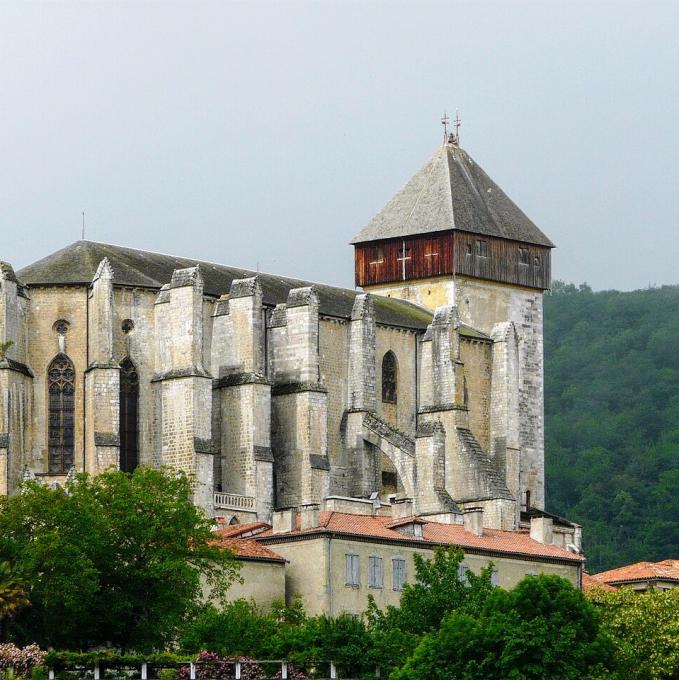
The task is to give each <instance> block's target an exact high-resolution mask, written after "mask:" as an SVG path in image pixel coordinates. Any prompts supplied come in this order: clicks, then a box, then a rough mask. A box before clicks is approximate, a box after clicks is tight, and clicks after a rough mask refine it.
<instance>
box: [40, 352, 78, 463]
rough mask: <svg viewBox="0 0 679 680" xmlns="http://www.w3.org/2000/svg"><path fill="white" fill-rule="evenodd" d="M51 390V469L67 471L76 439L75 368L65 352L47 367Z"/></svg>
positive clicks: (49, 430)
mask: <svg viewBox="0 0 679 680" xmlns="http://www.w3.org/2000/svg"><path fill="white" fill-rule="evenodd" d="M47 393H48V395H49V404H48V412H49V420H48V426H47V427H48V430H47V445H48V449H49V458H48V469H49V471H50V472H51V473H52V474H63V473H65V472H68V470H69V468H70V467H71V466H72V465H73V461H74V454H73V451H74V442H75V435H74V431H73V430H74V425H75V422H74V410H75V368H74V367H73V362H72V361H71V360H70V359H69V358H68V357H67V356H66V355H65V354H57V356H56V357H54V359H53V360H52V363H51V364H50V365H49V368H48V369H47Z"/></svg>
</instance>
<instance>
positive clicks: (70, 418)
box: [0, 137, 553, 529]
mask: <svg viewBox="0 0 679 680" xmlns="http://www.w3.org/2000/svg"><path fill="white" fill-rule="evenodd" d="M352 244H353V246H354V261H355V277H356V286H357V288H358V289H357V290H345V289H341V288H335V287H331V286H326V285H322V284H315V283H314V284H312V283H309V282H307V281H302V280H297V279H292V278H284V277H280V276H274V275H270V274H259V273H255V272H252V271H247V270H243V269H237V268H234V267H231V266H226V265H222V264H214V263H208V262H197V261H195V260H193V259H191V258H185V257H174V256H170V255H161V254H158V253H154V252H146V251H141V250H134V249H132V248H124V247H119V246H113V245H108V244H104V243H96V242H91V241H84V240H83V241H78V242H76V243H73V244H72V245H69V246H67V247H65V248H63V249H62V250H59V251H58V252H56V253H54V254H52V255H50V256H48V257H46V258H44V259H42V260H40V261H38V262H35V263H34V264H31V265H29V266H27V267H25V268H24V269H21V270H19V271H16V272H15V271H14V269H13V268H12V267H11V266H10V265H9V264H6V263H0V343H6V344H4V345H2V346H1V347H2V354H0V491H1V492H3V493H10V494H11V493H14V492H16V491H17V488H18V486H19V485H20V484H21V482H22V480H23V479H27V478H36V479H38V480H42V481H44V482H45V483H48V484H54V483H58V484H63V483H64V482H65V479H66V477H67V476H68V475H69V474H73V473H74V472H80V471H85V472H88V473H92V474H94V473H97V472H99V471H103V470H105V469H107V468H110V467H116V468H117V467H119V468H121V469H122V470H126V471H131V470H133V469H134V467H135V466H137V465H151V466H161V465H169V466H174V467H176V468H181V469H182V470H185V471H186V472H187V473H189V474H190V475H191V476H192V478H193V480H194V485H195V486H194V489H195V502H196V503H197V504H198V505H199V506H201V507H202V508H204V509H205V511H206V512H207V513H209V514H212V515H217V516H221V517H224V518H225V521H227V522H228V521H230V522H232V523H236V522H248V521H255V520H262V521H269V522H270V521H271V517H272V514H273V512H274V510H278V509H283V508H301V507H302V506H309V505H313V506H320V507H330V506H332V507H334V508H340V507H345V508H356V507H363V506H371V505H374V504H375V503H377V504H378V505H379V504H380V503H384V504H387V503H390V502H404V501H405V500H406V499H407V502H408V503H409V506H408V507H409V508H410V510H411V511H412V514H416V515H419V516H425V517H428V518H430V519H431V520H436V521H439V522H449V523H461V522H462V516H463V514H464V513H465V512H468V511H470V509H472V508H473V509H474V512H478V510H479V509H482V511H483V524H484V526H487V527H489V528H497V529H515V528H517V527H518V526H519V522H520V520H521V515H522V513H525V512H527V511H529V510H535V511H539V510H540V509H541V508H544V465H543V459H544V448H543V356H542V355H543V350H542V295H543V291H544V290H545V289H547V288H549V286H550V251H551V248H552V247H553V244H552V243H551V242H550V240H549V239H548V238H547V237H546V236H545V235H544V234H543V233H542V232H541V231H540V230H539V229H538V228H537V227H536V226H535V225H534V224H533V223H532V222H531V221H530V219H528V217H526V215H524V213H523V212H522V211H521V210H520V209H519V208H518V207H517V206H516V205H515V204H514V203H513V202H512V201H511V200H510V199H509V198H508V197H507V196H506V194H505V193H504V192H503V191H502V190H501V189H500V188H499V187H498V186H497V185H496V184H495V183H494V182H493V181H492V180H491V179H490V178H489V177H488V175H486V173H485V172H484V171H483V170H482V169H481V168H480V167H479V166H478V165H477V164H476V163H475V162H474V161H473V160H472V158H471V157H470V156H469V155H468V154H467V153H466V152H465V151H464V150H463V149H462V148H460V146H459V145H458V144H457V141H456V139H455V138H454V137H451V138H450V139H449V140H448V141H446V142H445V143H444V144H443V145H442V146H441V147H440V148H438V149H437V150H436V152H435V153H434V155H433V157H432V158H431V159H430V160H429V161H428V162H427V163H426V164H425V165H424V167H423V168H422V169H421V170H419V171H418V172H417V173H416V174H415V175H414V176H413V177H412V179H410V181H408V182H407V183H406V184H405V186H404V187H403V188H402V189H401V190H400V191H399V192H398V193H397V194H396V195H395V196H394V197H393V198H392V199H391V201H389V203H388V204H387V205H386V206H385V207H384V209H383V210H382V211H381V212H380V213H379V214H378V215H377V216H376V217H374V218H373V219H372V221H371V222H370V223H369V224H368V225H367V226H366V227H365V228H364V229H363V230H362V231H360V233H359V234H358V235H357V236H356V237H355V238H354V239H353V241H352ZM7 341H11V343H8V342H7ZM361 504H363V506H361ZM350 511H351V510H350Z"/></svg>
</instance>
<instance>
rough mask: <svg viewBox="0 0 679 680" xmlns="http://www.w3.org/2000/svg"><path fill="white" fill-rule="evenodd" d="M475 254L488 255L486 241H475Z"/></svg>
mask: <svg viewBox="0 0 679 680" xmlns="http://www.w3.org/2000/svg"><path fill="white" fill-rule="evenodd" d="M476 254H477V255H478V256H479V257H488V241H484V240H482V239H478V240H477V241H476Z"/></svg>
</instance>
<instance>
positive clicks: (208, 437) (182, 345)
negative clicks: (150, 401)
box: [153, 266, 214, 515]
mask: <svg viewBox="0 0 679 680" xmlns="http://www.w3.org/2000/svg"><path fill="white" fill-rule="evenodd" d="M155 329H156V343H155V369H156V374H155V376H154V378H153V383H154V386H155V388H154V414H155V415H154V421H155V423H154V430H155V440H156V449H157V450H158V451H159V452H160V456H159V458H160V460H159V461H158V462H159V463H160V464H161V465H170V466H173V467H175V468H179V469H180V470H183V471H184V472H186V473H187V474H189V475H191V476H192V478H193V482H194V502H195V503H196V505H198V506H199V507H201V508H203V509H204V510H205V511H206V512H207V513H208V514H209V515H211V514H212V513H213V503H214V482H213V480H214V462H213V455H214V448H213V445H212V377H211V376H210V374H209V373H208V372H207V371H206V370H205V368H204V366H203V332H204V328H203V279H202V276H201V273H200V268H199V267H198V266H196V267H189V268H187V269H177V270H175V272H174V273H173V275H172V280H171V281H170V283H169V284H166V285H165V286H163V287H162V288H161V290H160V293H159V294H158V297H157V299H156V305H155Z"/></svg>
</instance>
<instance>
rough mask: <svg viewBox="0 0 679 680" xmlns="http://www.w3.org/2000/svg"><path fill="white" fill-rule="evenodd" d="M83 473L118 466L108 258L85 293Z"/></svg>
mask: <svg viewBox="0 0 679 680" xmlns="http://www.w3.org/2000/svg"><path fill="white" fill-rule="evenodd" d="M87 305H88V314H87V322H88V333H87V338H88V342H89V346H88V348H87V350H88V351H87V354H88V356H89V365H88V366H87V369H86V371H85V425H86V427H85V432H86V445H85V471H86V472H88V473H90V474H98V473H99V472H103V471H104V470H106V469H109V468H115V469H117V468H118V467H119V466H120V424H119V420H120V367H119V366H118V364H117V363H116V362H115V361H114V360H113V270H112V269H111V265H110V263H109V261H108V259H107V258H104V259H103V260H102V261H101V262H100V264H99V267H98V268H97V272H96V274H95V276H94V279H93V280H92V285H91V287H90V289H89V291H88V300H87Z"/></svg>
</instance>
